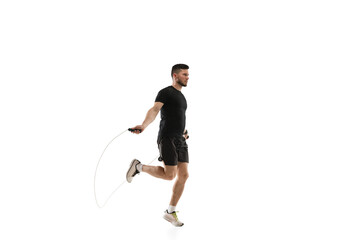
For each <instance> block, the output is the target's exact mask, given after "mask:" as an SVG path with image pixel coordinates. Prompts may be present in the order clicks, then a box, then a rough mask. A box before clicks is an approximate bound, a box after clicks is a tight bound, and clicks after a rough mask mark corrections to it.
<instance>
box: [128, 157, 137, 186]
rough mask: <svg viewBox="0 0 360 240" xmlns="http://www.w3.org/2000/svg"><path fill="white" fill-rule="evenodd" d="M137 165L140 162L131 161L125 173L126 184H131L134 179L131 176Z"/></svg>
mask: <svg viewBox="0 0 360 240" xmlns="http://www.w3.org/2000/svg"><path fill="white" fill-rule="evenodd" d="M137 163H140V161H139V160H137V159H134V160H132V161H131V163H130V166H129V170H128V171H127V173H126V181H127V182H128V183H131V182H132V180H133V178H134V177H133V176H132V175H133V174H134V173H135V172H136V165H137Z"/></svg>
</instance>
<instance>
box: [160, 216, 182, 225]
mask: <svg viewBox="0 0 360 240" xmlns="http://www.w3.org/2000/svg"><path fill="white" fill-rule="evenodd" d="M163 218H164V219H165V220H166V221H168V222H169V223H171V224H172V225H174V226H175V227H182V226H184V223H183V224H182V225H177V224H176V223H175V222H173V221H172V219H170V218H168V216H167V215H164V216H163Z"/></svg>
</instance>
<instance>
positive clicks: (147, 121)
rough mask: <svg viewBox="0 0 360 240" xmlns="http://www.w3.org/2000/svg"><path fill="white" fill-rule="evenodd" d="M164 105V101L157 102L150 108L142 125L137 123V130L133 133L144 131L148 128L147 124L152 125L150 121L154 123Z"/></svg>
mask: <svg viewBox="0 0 360 240" xmlns="http://www.w3.org/2000/svg"><path fill="white" fill-rule="evenodd" d="M163 106H164V103H162V102H155V104H154V106H153V107H152V108H150V109H149V111H148V112H147V114H146V117H145V120H144V122H143V123H142V125H137V126H135V127H133V129H135V131H133V133H136V134H139V133H141V132H143V131H144V130H145V128H147V126H149V125H150V123H152V122H153V121H154V120H155V118H156V116H157V115H158V113H159V111H160V109H161V108H162V107H163Z"/></svg>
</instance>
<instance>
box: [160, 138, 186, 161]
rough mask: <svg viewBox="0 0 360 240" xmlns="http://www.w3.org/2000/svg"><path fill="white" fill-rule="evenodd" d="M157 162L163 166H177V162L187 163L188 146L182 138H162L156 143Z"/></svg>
mask: <svg viewBox="0 0 360 240" xmlns="http://www.w3.org/2000/svg"><path fill="white" fill-rule="evenodd" d="M158 147H159V151H160V157H159V161H164V164H165V165H168V166H177V165H178V162H187V163H188V162H189V154H188V145H187V143H186V140H185V138H184V137H180V138H179V137H163V138H161V140H160V141H158Z"/></svg>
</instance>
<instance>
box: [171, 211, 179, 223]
mask: <svg viewBox="0 0 360 240" xmlns="http://www.w3.org/2000/svg"><path fill="white" fill-rule="evenodd" d="M176 213H177V212H172V213H170V214H171V215H172V216H173V217H174V218H175V219H176V221H179V219H178V217H177V215H176Z"/></svg>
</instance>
